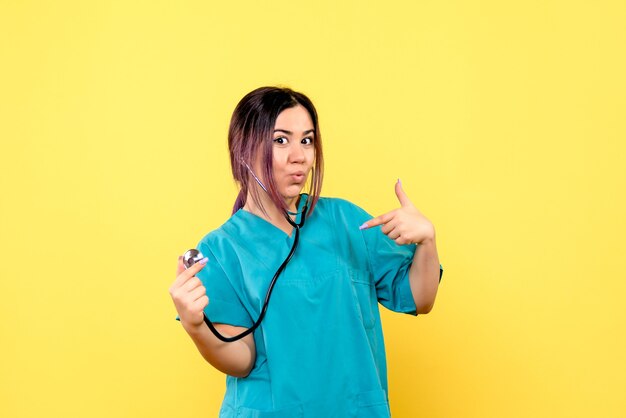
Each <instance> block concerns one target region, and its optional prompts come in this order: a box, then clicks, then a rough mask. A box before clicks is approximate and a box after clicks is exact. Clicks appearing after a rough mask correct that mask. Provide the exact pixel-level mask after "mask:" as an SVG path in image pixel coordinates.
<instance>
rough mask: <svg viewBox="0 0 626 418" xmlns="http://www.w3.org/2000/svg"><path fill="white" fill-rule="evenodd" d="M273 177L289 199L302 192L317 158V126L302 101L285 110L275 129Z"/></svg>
mask: <svg viewBox="0 0 626 418" xmlns="http://www.w3.org/2000/svg"><path fill="white" fill-rule="evenodd" d="M273 135H274V137H273V157H274V160H273V164H274V181H275V182H276V186H277V187H278V191H279V193H280V194H281V195H282V196H283V197H284V198H285V199H287V200H289V199H292V198H295V197H297V196H299V194H300V192H301V191H302V188H303V187H304V185H305V184H306V181H307V178H308V177H309V173H310V172H311V167H312V166H313V162H314V161H315V148H314V145H313V141H315V128H314V126H313V121H312V120H311V116H310V115H309V112H308V111H307V110H306V109H305V108H304V107H303V106H301V105H297V106H295V107H290V108H288V109H285V110H283V111H282V112H280V114H279V115H278V118H276V125H275V126H274V133H273Z"/></svg>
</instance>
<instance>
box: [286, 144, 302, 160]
mask: <svg viewBox="0 0 626 418" xmlns="http://www.w3.org/2000/svg"><path fill="white" fill-rule="evenodd" d="M304 158H305V157H304V150H303V149H302V147H301V146H300V144H296V145H294V146H293V147H291V149H290V150H289V159H290V160H291V161H292V162H297V163H299V162H303V161H304Z"/></svg>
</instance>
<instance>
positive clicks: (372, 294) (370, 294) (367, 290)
mask: <svg viewBox="0 0 626 418" xmlns="http://www.w3.org/2000/svg"><path fill="white" fill-rule="evenodd" d="M350 284H351V285H352V293H353V296H354V299H355V302H356V306H357V309H358V311H359V314H360V315H361V321H362V322H363V326H364V327H365V328H373V327H374V323H375V321H374V311H373V308H372V304H373V303H375V301H376V289H374V285H373V284H372V282H371V281H370V275H369V272H366V271H359V270H351V271H350Z"/></svg>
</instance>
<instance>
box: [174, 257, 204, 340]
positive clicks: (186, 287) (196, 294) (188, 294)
mask: <svg viewBox="0 0 626 418" xmlns="http://www.w3.org/2000/svg"><path fill="white" fill-rule="evenodd" d="M207 261H208V258H206V257H205V258H204V259H202V260H201V261H199V262H197V263H195V264H194V265H192V266H191V267H189V268H188V269H186V270H185V266H184V265H183V257H182V256H181V257H178V268H177V270H176V280H174V283H172V286H170V295H171V296H172V300H173V301H174V305H175V306H176V311H177V312H178V316H179V317H180V322H181V323H182V325H183V326H184V327H185V328H186V327H189V326H191V327H197V326H200V325H201V324H202V323H203V322H204V315H203V313H204V308H206V307H207V305H208V304H209V297H208V296H207V295H206V288H205V287H204V286H203V285H202V282H201V281H200V279H198V278H197V277H196V274H197V273H198V272H199V271H200V270H202V269H203V268H204V266H205V265H206V262H207Z"/></svg>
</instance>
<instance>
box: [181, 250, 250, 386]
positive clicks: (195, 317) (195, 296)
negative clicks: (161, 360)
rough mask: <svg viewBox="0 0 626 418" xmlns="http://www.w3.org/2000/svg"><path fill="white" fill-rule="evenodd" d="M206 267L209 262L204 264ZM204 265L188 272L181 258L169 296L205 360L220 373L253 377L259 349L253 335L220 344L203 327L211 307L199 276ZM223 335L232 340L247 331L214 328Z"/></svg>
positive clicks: (195, 266)
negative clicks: (197, 274) (252, 373)
mask: <svg viewBox="0 0 626 418" xmlns="http://www.w3.org/2000/svg"><path fill="white" fill-rule="evenodd" d="M205 263H206V261H205ZM204 266H205V264H202V263H201V262H199V263H196V264H194V265H193V266H191V267H189V268H188V269H187V270H185V267H184V266H183V261H182V257H179V258H178V269H177V277H176V280H175V281H174V283H173V284H172V286H171V287H170V295H171V296H172V300H173V301H174V305H175V306H176V311H177V312H178V316H179V317H180V322H181V324H182V325H183V328H184V329H185V331H187V333H188V334H189V336H190V337H191V339H192V340H193V342H194V343H195V344H196V347H197V348H198V351H200V354H202V357H204V359H205V360H206V361H208V362H209V363H211V365H212V366H213V367H215V368H216V369H218V370H219V371H221V372H223V373H226V374H229V375H231V376H234V377H246V376H248V374H250V371H251V370H252V367H253V366H254V361H255V359H256V348H255V345H254V337H253V335H252V334H250V335H246V336H245V337H244V338H242V339H240V340H238V341H234V342H232V343H226V342H223V341H221V340H219V339H218V338H217V337H216V336H215V335H213V333H212V332H211V330H210V329H209V327H207V326H206V324H205V323H204V316H203V313H204V308H206V307H207V305H208V304H209V298H208V296H207V295H206V288H205V287H204V286H202V282H201V281H200V279H198V278H197V277H195V275H196V273H198V272H199V271H200V270H202V269H203V268H204ZM214 325H215V328H216V329H217V330H218V331H219V332H220V334H222V335H224V336H227V337H230V336H234V335H237V334H239V333H241V332H243V331H245V328H242V327H235V326H232V325H227V324H214Z"/></svg>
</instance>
